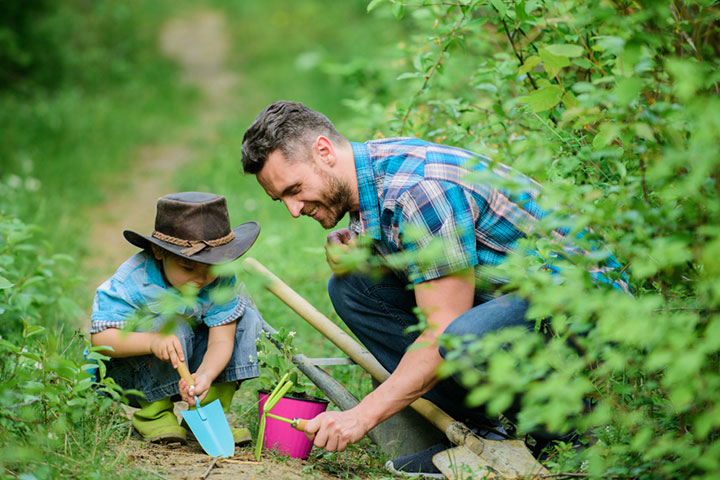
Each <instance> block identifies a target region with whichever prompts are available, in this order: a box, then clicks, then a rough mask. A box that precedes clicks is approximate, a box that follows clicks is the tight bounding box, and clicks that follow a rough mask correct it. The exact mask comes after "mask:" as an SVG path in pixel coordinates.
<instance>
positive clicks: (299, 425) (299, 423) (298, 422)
mask: <svg viewBox="0 0 720 480" xmlns="http://www.w3.org/2000/svg"><path fill="white" fill-rule="evenodd" d="M293 420H294V421H293V423H292V426H293V428H294V429H295V430H298V431H300V432H304V431H305V426H306V425H307V420H305V419H304V418H294V419H293Z"/></svg>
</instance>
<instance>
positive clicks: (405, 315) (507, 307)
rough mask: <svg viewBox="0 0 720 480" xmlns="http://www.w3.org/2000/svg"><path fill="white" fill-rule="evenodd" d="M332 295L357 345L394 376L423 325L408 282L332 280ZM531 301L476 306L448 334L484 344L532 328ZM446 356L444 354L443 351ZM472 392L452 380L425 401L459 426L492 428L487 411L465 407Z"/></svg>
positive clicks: (392, 277) (391, 277)
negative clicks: (499, 334) (495, 334)
mask: <svg viewBox="0 0 720 480" xmlns="http://www.w3.org/2000/svg"><path fill="white" fill-rule="evenodd" d="M328 293H329V294H330V299H331V300H332V303H333V306H334V307H335V311H336V312H337V314H338V315H339V316H340V318H341V319H342V320H343V321H344V322H345V324H346V325H347V326H348V328H350V330H351V331H352V332H353V333H354V334H355V335H356V336H357V337H358V339H359V340H360V341H361V342H362V343H363V344H364V345H365V347H366V348H367V349H368V350H370V352H371V353H372V354H373V355H375V357H376V358H377V359H378V361H379V362H380V363H381V364H382V365H383V366H384V367H385V368H386V369H387V370H388V371H390V372H392V371H394V370H395V368H396V367H397V365H398V363H399V362H400V358H401V357H402V356H403V355H404V354H405V351H406V350H407V348H408V347H409V346H410V345H411V344H412V343H413V342H414V341H415V340H416V339H417V337H418V336H419V332H412V333H406V332H405V329H407V328H408V327H411V326H413V325H416V324H417V323H418V320H417V317H416V316H415V314H414V313H413V309H414V308H415V306H416V303H415V293H414V291H413V290H411V289H409V288H408V284H407V282H405V281H403V280H402V279H400V278H399V277H398V276H396V275H394V274H388V275H386V276H385V277H383V278H381V279H379V280H374V279H371V278H370V277H367V276H362V275H345V276H337V275H333V276H332V277H331V278H330V281H329V283H328ZM527 309H528V304H527V302H526V301H524V300H522V299H519V298H517V297H514V296H512V295H505V296H502V297H499V298H497V299H494V300H491V301H488V302H485V303H477V304H476V305H475V306H474V307H473V308H472V309H470V310H468V311H467V312H465V313H464V314H462V315H460V316H459V317H458V318H456V319H455V320H454V321H453V322H452V323H451V324H450V325H449V326H448V327H447V328H446V329H445V333H449V334H453V335H458V336H460V335H466V334H473V335H475V336H477V338H481V337H483V336H484V335H486V334H487V333H489V332H492V331H496V330H499V329H502V328H506V327H512V326H518V325H522V326H526V327H527V328H528V329H532V327H533V324H532V323H531V322H528V321H527V320H526V318H525V312H526V311H527ZM440 353H441V354H443V355H444V354H445V353H446V352H443V351H442V350H441V352H440ZM467 394H468V391H467V390H465V389H464V388H463V387H462V386H460V385H459V384H458V383H456V382H455V381H454V380H453V379H451V378H449V379H445V380H442V381H440V382H439V383H438V384H437V385H436V386H435V387H434V388H433V389H432V390H430V391H429V392H428V393H426V394H425V395H424V397H425V398H427V399H428V400H430V401H432V402H433V403H435V404H436V405H437V406H438V407H440V408H441V409H443V410H445V411H446V412H447V413H448V414H450V415H451V416H453V417H454V418H455V419H456V420H461V421H463V420H464V421H466V422H468V423H470V424H471V425H476V426H493V425H495V424H496V422H494V421H489V420H488V419H487V417H486V416H485V411H484V409H482V408H477V409H469V408H467V407H465V397H466V396H467Z"/></svg>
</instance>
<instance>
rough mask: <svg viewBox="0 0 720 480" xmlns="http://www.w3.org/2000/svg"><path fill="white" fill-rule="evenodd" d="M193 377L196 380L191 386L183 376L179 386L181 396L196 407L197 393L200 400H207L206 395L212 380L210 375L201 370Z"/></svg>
mask: <svg viewBox="0 0 720 480" xmlns="http://www.w3.org/2000/svg"><path fill="white" fill-rule="evenodd" d="M192 377H193V380H194V381H195V385H193V386H192V387H190V386H189V385H188V384H187V382H185V380H183V379H182V378H181V379H180V382H179V383H178V387H180V396H181V397H182V399H183V400H184V401H186V402H187V403H188V405H190V406H191V407H194V406H196V405H195V395H197V397H198V400H200V402H201V403H202V401H203V400H205V397H207V394H208V390H209V389H210V385H211V384H212V380H210V377H209V376H208V375H207V374H205V373H201V372H195V373H193V374H192Z"/></svg>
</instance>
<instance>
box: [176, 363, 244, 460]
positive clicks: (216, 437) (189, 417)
mask: <svg viewBox="0 0 720 480" xmlns="http://www.w3.org/2000/svg"><path fill="white" fill-rule="evenodd" d="M177 371H178V373H179V374H180V376H181V377H182V378H183V379H184V380H185V382H186V383H187V384H188V385H189V386H191V387H192V386H194V385H195V380H194V379H193V378H192V376H191V375H190V371H189V370H188V368H187V365H185V362H178V366H177ZM195 405H196V406H197V408H196V409H195V410H186V411H184V412H181V413H182V416H183V418H184V419H185V422H187V424H188V425H189V426H190V430H192V432H193V434H194V435H195V438H196V439H197V441H198V443H200V446H201V447H202V448H203V450H205V453H207V454H208V455H210V456H211V457H232V456H233V455H234V454H235V441H234V440H233V436H232V432H231V431H230V425H229V424H228V421H227V418H226V417H225V412H223V409H222V405H220V400H215V401H213V402H211V403H210V404H209V405H205V406H204V407H201V406H200V401H199V400H198V397H197V395H195Z"/></svg>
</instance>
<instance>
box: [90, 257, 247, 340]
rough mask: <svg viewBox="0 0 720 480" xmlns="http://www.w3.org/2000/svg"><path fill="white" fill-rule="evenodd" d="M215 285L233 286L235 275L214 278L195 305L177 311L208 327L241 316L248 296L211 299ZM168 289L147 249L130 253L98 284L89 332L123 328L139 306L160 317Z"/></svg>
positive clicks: (201, 291)
mask: <svg viewBox="0 0 720 480" xmlns="http://www.w3.org/2000/svg"><path fill="white" fill-rule="evenodd" d="M216 287H223V288H233V289H234V288H235V277H229V278H227V277H224V278H218V279H216V280H215V281H214V282H212V283H211V284H210V285H208V286H206V287H204V288H202V289H201V290H200V291H199V292H198V297H197V302H196V304H195V305H194V306H192V307H184V308H183V309H182V310H179V311H178V312H177V313H179V314H182V315H184V316H186V317H189V318H192V319H193V320H194V321H196V322H203V323H205V325H207V326H208V327H216V326H218V325H225V324H228V323H231V322H234V321H236V320H237V319H239V318H240V317H242V316H243V314H244V313H245V306H246V304H247V300H246V299H245V298H243V297H240V296H238V295H235V297H234V298H233V299H232V300H230V301H228V302H226V303H222V304H217V303H213V302H212V301H211V300H210V291H211V290H212V289H214V288H216ZM168 289H174V288H173V287H170V286H168V285H167V284H166V283H165V280H164V279H163V274H162V272H161V270H160V268H158V263H157V262H156V261H155V260H154V259H153V258H152V256H151V255H150V254H149V253H148V252H146V251H142V252H140V253H137V254H136V255H133V256H132V257H130V258H129V259H128V260H126V261H125V263H123V264H122V265H120V267H119V268H118V270H117V271H116V272H115V274H114V275H113V276H112V277H110V278H109V279H108V280H106V281H105V282H104V283H103V284H102V285H100V287H98V289H97V291H96V293H95V300H94V301H93V307H92V316H91V325H90V333H98V332H102V331H103V330H106V329H108V328H123V327H124V326H125V325H126V324H127V322H128V321H129V320H130V319H131V318H132V317H133V316H134V315H136V313H137V312H140V311H142V310H149V311H150V312H152V313H154V314H156V316H157V317H162V310H161V299H162V298H163V297H164V296H167V293H168ZM155 320H157V319H155ZM156 325H157V323H156Z"/></svg>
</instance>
